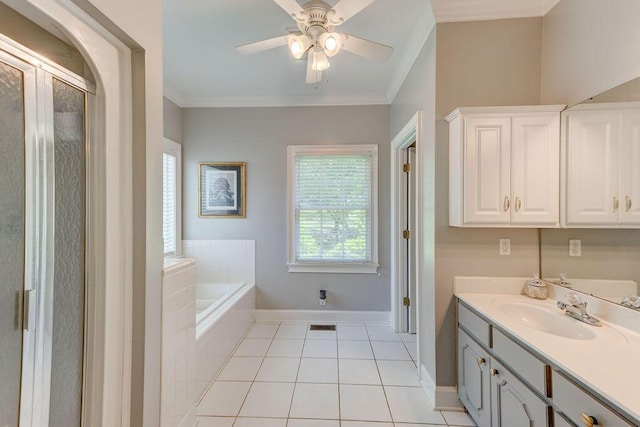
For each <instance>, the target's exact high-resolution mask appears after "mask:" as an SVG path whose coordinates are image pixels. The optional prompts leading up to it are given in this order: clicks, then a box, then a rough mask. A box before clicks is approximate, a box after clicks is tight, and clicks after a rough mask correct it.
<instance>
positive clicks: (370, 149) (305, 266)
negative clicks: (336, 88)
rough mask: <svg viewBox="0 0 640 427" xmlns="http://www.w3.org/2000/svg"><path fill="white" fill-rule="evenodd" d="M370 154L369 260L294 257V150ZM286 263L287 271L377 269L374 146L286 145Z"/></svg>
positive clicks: (376, 195)
mask: <svg viewBox="0 0 640 427" xmlns="http://www.w3.org/2000/svg"><path fill="white" fill-rule="evenodd" d="M363 153H369V154H371V236H370V238H371V261H369V262H335V261H313V262H308V261H297V260H296V231H295V230H296V224H295V222H296V215H295V203H294V198H295V157H296V155H297V154H317V155H335V154H344V155H348V154H363ZM287 231H288V236H287V242H288V243H287V254H288V257H287V265H288V267H289V272H290V273H369V274H376V273H377V272H378V267H379V264H378V146H377V145H376V144H358V145H289V146H288V147H287Z"/></svg>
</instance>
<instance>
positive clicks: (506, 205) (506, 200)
mask: <svg viewBox="0 0 640 427" xmlns="http://www.w3.org/2000/svg"><path fill="white" fill-rule="evenodd" d="M502 207H503V208H504V211H505V212H506V211H508V210H509V207H511V201H510V200H509V196H504V202H503V203H502Z"/></svg>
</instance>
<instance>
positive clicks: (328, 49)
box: [320, 33, 342, 57]
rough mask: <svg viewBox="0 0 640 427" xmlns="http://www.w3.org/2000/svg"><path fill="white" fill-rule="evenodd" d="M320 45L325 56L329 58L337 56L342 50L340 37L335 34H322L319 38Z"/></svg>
mask: <svg viewBox="0 0 640 427" xmlns="http://www.w3.org/2000/svg"><path fill="white" fill-rule="evenodd" d="M320 44H321V45H322V47H323V49H324V51H325V53H326V55H327V56H329V57H331V56H334V55H335V54H337V53H338V52H339V51H340V49H341V48H342V37H340V34H337V33H324V34H322V36H320Z"/></svg>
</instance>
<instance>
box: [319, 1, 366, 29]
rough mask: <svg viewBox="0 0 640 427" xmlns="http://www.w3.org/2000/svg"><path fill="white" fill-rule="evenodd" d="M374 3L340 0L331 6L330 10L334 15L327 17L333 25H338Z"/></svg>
mask: <svg viewBox="0 0 640 427" xmlns="http://www.w3.org/2000/svg"><path fill="white" fill-rule="evenodd" d="M374 1H375V0H340V1H339V2H338V3H336V5H335V6H333V8H332V10H333V11H334V12H335V13H334V14H332V15H330V16H329V20H330V22H331V23H332V24H333V25H340V24H342V23H344V22H346V21H347V20H348V19H349V18H351V17H352V16H353V15H355V14H357V13H358V12H360V11H361V10H362V9H364V8H365V7H367V6H369V5H370V4H371V3H373V2H374Z"/></svg>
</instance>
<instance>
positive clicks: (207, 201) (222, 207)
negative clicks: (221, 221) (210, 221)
mask: <svg viewBox="0 0 640 427" xmlns="http://www.w3.org/2000/svg"><path fill="white" fill-rule="evenodd" d="M246 166H247V164H246V163H245V162H200V163H198V178H199V179H198V183H199V184H198V217H200V218H246V215H247V211H246V205H247V193H246Z"/></svg>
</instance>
